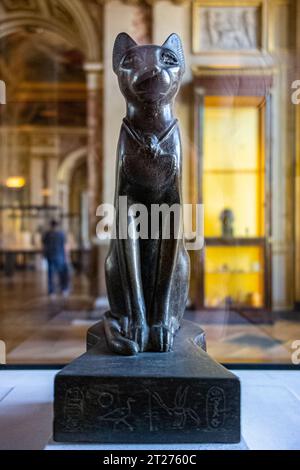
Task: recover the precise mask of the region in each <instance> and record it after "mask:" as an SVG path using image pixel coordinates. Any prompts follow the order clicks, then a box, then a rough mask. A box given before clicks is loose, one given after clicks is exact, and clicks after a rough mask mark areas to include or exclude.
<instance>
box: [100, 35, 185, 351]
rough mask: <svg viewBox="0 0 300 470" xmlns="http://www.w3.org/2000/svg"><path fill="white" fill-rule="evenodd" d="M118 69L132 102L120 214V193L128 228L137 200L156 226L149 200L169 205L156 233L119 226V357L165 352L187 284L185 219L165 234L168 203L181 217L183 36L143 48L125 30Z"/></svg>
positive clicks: (120, 161) (113, 320)
mask: <svg viewBox="0 0 300 470" xmlns="http://www.w3.org/2000/svg"><path fill="white" fill-rule="evenodd" d="M113 69H114V71H115V73H116V74H117V76H118V79H119V85H120V89H121V91H122V93H123V95H124V96H125V99H126V102H127V114H126V117H125V119H124V120H123V124H122V128H121V133H120V139H119V145H118V154H117V178H116V195H115V207H116V212H117V214H116V215H117V217H116V218H117V220H119V219H120V217H119V210H120V208H119V203H118V201H119V197H120V196H123V197H124V196H126V197H127V204H128V207H127V208H125V209H127V210H126V212H127V215H126V217H127V218H128V220H127V226H129V225H130V224H131V223H133V220H131V219H132V218H133V215H130V207H131V206H133V205H135V204H143V205H144V206H145V207H146V209H147V211H148V213H149V219H147V224H148V225H149V228H150V227H151V228H152V229H153V225H154V224H153V221H152V218H151V214H152V210H151V205H152V204H159V205H164V211H162V213H161V214H162V221H161V226H160V227H157V228H158V230H157V231H154V232H155V236H154V237H153V230H152V238H150V237H149V238H148V239H143V240H142V239H139V240H136V239H133V238H132V237H129V236H127V237H124V238H121V236H120V232H121V227H119V225H117V229H116V239H114V240H112V241H111V247H110V252H109V255H108V258H107V260H106V266H105V267H106V284H107V292H108V298H109V303H110V309H111V310H110V312H109V313H107V314H106V319H105V332H106V337H107V340H108V344H109V346H110V348H111V349H112V350H113V351H114V352H116V353H119V354H126V355H134V354H137V353H138V352H143V351H147V350H150V351H157V352H168V351H170V350H171V348H172V345H173V339H174V335H175V333H176V331H177V330H178V328H179V326H180V322H181V319H182V317H183V314H184V310H185V305H186V301H187V295H188V287H189V256H188V253H187V251H186V249H185V247H184V242H183V236H182V233H178V231H179V230H180V229H181V227H182V224H181V223H180V221H179V223H177V227H174V226H172V227H170V230H169V231H168V232H167V231H164V227H166V226H167V225H169V226H170V222H171V218H170V217H169V214H170V212H168V211H167V212H166V211H165V208H166V207H169V208H174V205H177V207H178V215H179V218H182V209H181V204H182V197H181V160H182V158H181V142H180V134H179V128H178V121H177V119H176V118H175V117H174V115H173V100H174V97H175V95H176V94H177V91H178V89H179V86H180V82H181V78H182V75H183V73H184V69H185V64H184V55H183V49H182V44H181V41H180V38H179V37H178V36H177V35H176V34H171V36H169V38H168V39H167V40H166V42H165V43H164V44H163V45H162V46H151V45H150V46H149V45H147V46H138V45H137V44H136V43H135V42H134V41H133V39H131V38H130V37H129V36H128V35H127V34H126V33H121V34H119V35H118V37H117V39H116V42H115V46H114V52H113ZM122 209H123V210H124V208H122ZM174 221H175V219H173V222H174ZM176 221H177V222H178V218H177V219H176ZM173 225H174V224H173ZM175 232H176V233H175ZM166 233H168V237H167V236H165V237H164V234H166ZM150 235H151V234H150ZM116 287H117V288H116Z"/></svg>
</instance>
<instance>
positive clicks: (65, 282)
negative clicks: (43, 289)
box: [47, 259, 70, 294]
mask: <svg viewBox="0 0 300 470" xmlns="http://www.w3.org/2000/svg"><path fill="white" fill-rule="evenodd" d="M47 261H48V293H49V294H54V292H55V278H56V277H58V280H59V287H60V289H61V291H62V292H65V291H67V290H68V289H69V283H70V278H69V268H68V265H67V263H66V262H65V261H64V260H58V259H48V260H47Z"/></svg>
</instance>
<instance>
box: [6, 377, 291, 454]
mask: <svg viewBox="0 0 300 470" xmlns="http://www.w3.org/2000/svg"><path fill="white" fill-rule="evenodd" d="M57 372H58V371H57V370H49V371H43V370H35V371H32V370H31V371H20V370H19V371H3V370H2V371H0V381H1V388H2V389H5V390H10V392H9V393H8V394H5V396H4V397H2V398H1V399H0V422H1V426H0V449H7V450H17V449H27V450H31V449H36V450H41V449H43V448H49V447H48V443H49V442H50V440H51V434H52V419H53V418H52V407H53V404H52V403H53V380H54V377H55V375H56V374H57ZM235 374H236V375H237V376H238V377H239V378H240V381H241V386H242V436H243V439H244V442H245V445H246V446H247V447H248V448H249V449H251V450H277V449H278V450H288V449H291V450H292V449H294V450H300V437H299V428H300V374H299V371H278V370H273V371H251V370H241V371H235ZM266 391H267V394H266ZM282 399H284V402H282ZM261 401H262V402H263V405H264V406H258V405H257V404H258V403H260V402H261ZM29 428H30V432H28V429H29ZM55 446H56V447H57V448H60V449H66V450H70V449H74V450H76V449H78V450H81V449H88V448H90V446H84V445H83V446H80V445H78V444H71V445H65V444H55ZM234 447H236V445H234ZM50 448H53V446H52V445H51V446H50ZM92 448H93V449H95V450H101V449H105V450H107V451H109V450H117V449H121V450H139V449H141V450H142V449H145V450H168V449H169V450H178V451H180V450H186V449H199V450H202V449H203V446H201V445H197V444H194V445H192V444H181V445H180V444H175V445H171V444H167V445H163V444H157V445H154V444H152V445H150V444H148V445H145V444H144V445H119V446H117V445H109V444H106V445H93V447H92ZM213 448H214V449H218V448H219V446H218V445H214V446H213ZM225 448H226V449H228V450H231V448H232V445H231V444H229V445H227V446H225Z"/></svg>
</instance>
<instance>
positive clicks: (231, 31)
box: [197, 6, 260, 51]
mask: <svg viewBox="0 0 300 470" xmlns="http://www.w3.org/2000/svg"><path fill="white" fill-rule="evenodd" d="M197 14H198V15H199V22H198V24H199V42H200V44H199V48H200V49H201V51H205V50H212V49H221V50H240V49H242V50H247V49H250V50H251V49H257V48H258V47H259V46H260V10H259V8H257V7H253V6H247V7H201V8H199V10H198V13H197Z"/></svg>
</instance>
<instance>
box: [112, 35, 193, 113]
mask: <svg viewBox="0 0 300 470" xmlns="http://www.w3.org/2000/svg"><path fill="white" fill-rule="evenodd" d="M113 69H114V72H115V73H116V74H117V76H118V79H119V85H120V89H121V92H122V93H123V95H124V96H125V98H126V99H127V101H128V102H132V103H137V102H143V103H145V104H146V103H149V104H150V103H161V102H165V103H168V102H170V101H171V100H172V99H173V98H174V96H175V95H176V93H177V91H178V89H179V85H180V81H181V78H182V75H183V74H184V71H185V61H184V53H183V48H182V44H181V40H180V38H179V36H177V34H175V33H173V34H171V35H170V36H169V37H168V39H167V40H166V41H165V42H164V44H163V45H162V46H155V45H144V46H139V45H138V44H137V43H136V42H135V41H134V40H133V39H132V38H131V37H130V36H129V35H128V34H126V33H120V34H119V35H118V36H117V38H116V41H115V45H114V51H113Z"/></svg>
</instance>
